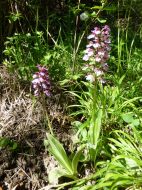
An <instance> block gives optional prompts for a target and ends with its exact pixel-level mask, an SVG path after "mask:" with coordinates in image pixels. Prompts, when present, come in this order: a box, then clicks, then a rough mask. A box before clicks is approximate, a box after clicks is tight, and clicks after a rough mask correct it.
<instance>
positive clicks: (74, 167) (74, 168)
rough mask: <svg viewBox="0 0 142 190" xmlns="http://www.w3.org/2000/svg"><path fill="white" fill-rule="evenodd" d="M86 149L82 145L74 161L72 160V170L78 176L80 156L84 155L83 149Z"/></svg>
mask: <svg viewBox="0 0 142 190" xmlns="http://www.w3.org/2000/svg"><path fill="white" fill-rule="evenodd" d="M84 148H85V145H82V146H80V147H79V148H78V150H77V152H76V154H75V155H74V157H73V159H72V168H73V170H74V173H76V174H77V166H78V162H79V160H80V156H81V154H82V151H83V149H84Z"/></svg>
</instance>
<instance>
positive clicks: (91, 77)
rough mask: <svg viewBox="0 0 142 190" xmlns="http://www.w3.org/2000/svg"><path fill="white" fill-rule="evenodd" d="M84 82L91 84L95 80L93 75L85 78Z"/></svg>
mask: <svg viewBox="0 0 142 190" xmlns="http://www.w3.org/2000/svg"><path fill="white" fill-rule="evenodd" d="M86 80H88V81H90V82H91V83H92V82H94V81H95V78H94V76H93V75H91V74H89V75H87V76H86Z"/></svg>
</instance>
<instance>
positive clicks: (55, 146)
mask: <svg viewBox="0 0 142 190" xmlns="http://www.w3.org/2000/svg"><path fill="white" fill-rule="evenodd" d="M44 144H45V146H46V147H47V146H49V152H50V153H51V154H52V155H53V156H54V157H55V158H56V160H57V161H58V163H59V165H60V168H56V169H55V168H53V170H51V171H50V173H49V182H50V183H52V182H53V181H54V179H55V177H56V179H57V178H59V177H61V176H65V177H69V178H72V179H74V180H75V179H77V178H78V171H77V167H78V163H79V161H80V156H81V154H82V151H83V149H84V147H85V146H84V145H82V146H80V147H79V148H78V150H77V152H76V153H75V154H74V156H73V158H72V160H71V159H70V158H69V157H68V156H67V154H66V152H65V150H64V148H63V146H62V145H61V143H60V142H59V141H58V140H57V139H56V138H55V137H54V136H53V135H51V134H47V140H45V141H44Z"/></svg>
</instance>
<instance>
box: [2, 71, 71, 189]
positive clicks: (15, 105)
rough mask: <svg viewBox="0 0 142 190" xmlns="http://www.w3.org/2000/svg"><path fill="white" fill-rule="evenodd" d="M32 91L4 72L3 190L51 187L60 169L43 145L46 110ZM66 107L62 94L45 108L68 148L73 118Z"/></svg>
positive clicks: (50, 101)
mask: <svg viewBox="0 0 142 190" xmlns="http://www.w3.org/2000/svg"><path fill="white" fill-rule="evenodd" d="M30 89H31V88H30V84H28V83H27V82H23V81H22V82H19V81H18V80H17V77H16V76H15V75H10V74H8V72H7V71H6V69H5V68H0V138H3V139H5V140H6V142H7V144H5V145H4V146H3V147H1V148H0V190H39V189H40V188H43V187H45V186H47V185H48V173H49V171H50V170H51V169H52V168H53V167H55V166H56V165H57V162H56V161H55V160H54V158H53V157H52V156H51V155H50V154H49V153H48V150H46V149H45V147H44V143H43V141H44V139H45V138H46V132H47V131H48V125H47V121H46V120H45V117H44V116H45V115H44V111H45V110H44V109H43V105H42V102H41V101H40V100H37V99H34V98H33V96H32V95H31V92H30V91H31V90H30ZM62 102H64V104H62ZM62 105H63V106H62ZM65 106H66V105H65V99H64V97H63V98H62V95H61V92H60V91H59V92H56V93H55V95H54V96H53V97H52V98H51V99H50V100H48V103H47V104H46V105H44V108H45V107H46V109H47V110H46V111H48V113H49V115H50V119H51V122H52V126H53V130H54V132H55V134H56V135H57V137H58V139H59V140H60V141H61V142H63V143H64V146H66V147H68V146H69V144H70V143H71V136H70V122H71V118H70V117H68V116H67V115H66V114H65ZM49 189H50V188H49Z"/></svg>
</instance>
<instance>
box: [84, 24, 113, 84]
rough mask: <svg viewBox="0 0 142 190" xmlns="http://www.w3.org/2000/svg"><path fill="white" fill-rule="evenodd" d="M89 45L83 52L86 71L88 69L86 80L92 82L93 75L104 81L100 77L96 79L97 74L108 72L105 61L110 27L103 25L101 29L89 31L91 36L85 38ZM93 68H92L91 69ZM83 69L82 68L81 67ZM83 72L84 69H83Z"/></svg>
mask: <svg viewBox="0 0 142 190" xmlns="http://www.w3.org/2000/svg"><path fill="white" fill-rule="evenodd" d="M87 39H88V41H89V43H88V44H87V45H86V50H85V51H84V53H85V54H84V56H83V60H84V61H85V62H87V64H86V65H87V67H88V69H87V68H86V67H85V68H86V70H87V71H88V70H89V69H90V73H88V77H87V76H86V79H87V80H90V81H91V82H92V81H95V80H93V75H94V76H95V78H98V80H100V82H101V81H104V80H103V78H102V76H103V75H100V76H99V77H98V73H100V72H101V73H104V72H106V71H107V70H108V64H107V60H108V59H109V56H110V55H109V52H110V50H111V47H110V43H111V40H110V27H109V26H108V25H105V26H103V27H95V28H94V29H93V30H91V34H90V35H89V36H88V37H87ZM92 67H93V68H92ZM83 68H84V67H83ZM83 70H84V69H83Z"/></svg>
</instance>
